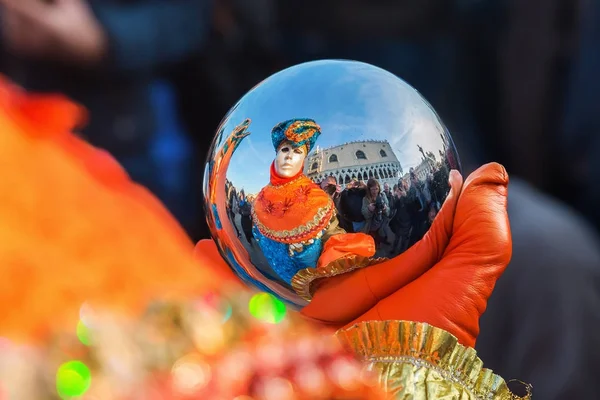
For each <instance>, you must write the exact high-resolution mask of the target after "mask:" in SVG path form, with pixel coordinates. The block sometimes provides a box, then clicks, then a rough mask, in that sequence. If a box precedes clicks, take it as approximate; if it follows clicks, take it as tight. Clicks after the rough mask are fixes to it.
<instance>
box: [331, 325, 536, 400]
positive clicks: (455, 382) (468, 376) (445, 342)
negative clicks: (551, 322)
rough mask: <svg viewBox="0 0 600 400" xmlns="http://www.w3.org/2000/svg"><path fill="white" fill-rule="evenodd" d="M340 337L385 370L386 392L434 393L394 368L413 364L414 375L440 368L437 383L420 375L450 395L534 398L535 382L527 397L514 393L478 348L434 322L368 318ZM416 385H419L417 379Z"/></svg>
mask: <svg viewBox="0 0 600 400" xmlns="http://www.w3.org/2000/svg"><path fill="white" fill-rule="evenodd" d="M336 336H337V337H338V339H339V340H340V341H341V342H342V344H343V345H344V346H345V347H347V348H348V349H349V350H351V351H353V352H354V353H356V355H357V356H358V357H359V358H360V359H362V360H363V361H364V362H366V363H367V364H369V365H370V366H371V367H374V368H375V370H378V371H379V374H380V375H379V378H380V383H382V385H383V387H384V388H386V390H388V391H390V392H401V391H407V390H408V391H411V390H414V391H415V392H411V396H412V397H410V398H411V399H413V398H414V399H417V398H418V399H420V398H423V399H425V398H427V399H429V398H430V397H428V395H424V397H421V396H420V395H419V394H418V393H416V392H418V389H414V388H413V389H410V388H409V389H407V385H406V384H407V383H408V382H409V379H407V373H406V370H403V371H400V369H398V368H395V369H394V366H398V365H401V364H402V365H409V366H412V367H413V369H412V370H411V373H412V371H417V370H418V369H421V370H428V371H434V372H435V373H436V374H435V375H436V377H437V378H436V379H435V382H434V379H433V378H430V377H428V375H427V374H423V373H421V374H419V376H421V377H424V376H425V378H423V382H424V383H425V386H429V387H430V386H432V385H437V386H438V387H440V386H442V389H443V391H444V392H445V393H449V392H454V393H468V395H469V397H467V398H469V399H477V400H480V399H481V400H530V399H531V386H530V385H525V388H526V390H527V395H526V396H525V397H519V396H517V395H515V394H513V393H512V392H511V391H510V389H509V388H508V386H507V384H506V382H505V380H504V379H503V378H501V377H500V376H498V375H496V374H494V373H493V372H492V370H490V369H486V368H483V362H482V361H481V359H480V358H479V357H477V353H476V351H475V350H474V349H472V348H468V347H465V346H462V345H461V344H459V343H458V339H457V338H456V337H455V336H453V335H452V334H450V333H448V332H446V331H444V330H442V329H439V328H436V327H434V326H431V325H429V324H425V323H419V322H411V321H366V322H362V323H359V324H356V325H353V326H351V327H349V328H346V329H341V330H339V331H338V332H337V333H336ZM414 374H417V373H416V372H414ZM411 383H412V385H413V386H416V385H414V381H413V382H411ZM411 383H409V386H410V385H411ZM428 390H429V389H428ZM403 398H404V397H403ZM443 398H444V399H445V398H446V397H443ZM448 398H450V397H448ZM452 398H454V397H452ZM460 398H461V399H462V398H464V397H462V396H461V397H460Z"/></svg>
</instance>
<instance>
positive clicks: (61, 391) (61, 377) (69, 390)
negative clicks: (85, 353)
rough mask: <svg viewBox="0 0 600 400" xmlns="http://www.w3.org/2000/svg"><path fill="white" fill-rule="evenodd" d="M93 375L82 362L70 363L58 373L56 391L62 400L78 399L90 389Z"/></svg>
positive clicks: (63, 366) (64, 365)
mask: <svg viewBox="0 0 600 400" xmlns="http://www.w3.org/2000/svg"><path fill="white" fill-rule="evenodd" d="M91 384H92V373H91V372H90V369H89V368H88V367H87V366H86V365H85V364H84V363H82V362H81V361H69V362H66V363H64V364H63V365H61V366H60V367H59V368H58V371H57V372H56V391H57V392H58V395H59V396H60V397H61V398H62V399H72V398H73V397H78V396H81V395H83V394H85V392H86V391H87V390H88V389H89V388H90V385H91Z"/></svg>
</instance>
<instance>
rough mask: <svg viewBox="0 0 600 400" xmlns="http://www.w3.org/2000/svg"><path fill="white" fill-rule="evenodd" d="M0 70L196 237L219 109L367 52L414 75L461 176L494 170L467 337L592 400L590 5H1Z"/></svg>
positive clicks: (599, 311)
mask: <svg viewBox="0 0 600 400" xmlns="http://www.w3.org/2000/svg"><path fill="white" fill-rule="evenodd" d="M0 6H1V11H0V13H1V20H0V21H1V28H2V36H1V41H0V44H1V46H2V49H1V55H2V57H1V58H0V63H1V65H0V69H1V72H2V73H4V74H6V75H8V76H9V77H10V78H12V79H14V80H16V81H17V82H18V83H20V84H21V85H23V86H25V87H27V88H28V89H31V90H37V91H60V92H64V93H66V94H67V95H69V96H71V97H72V98H74V99H75V100H77V101H79V102H81V103H83V104H84V105H85V106H87V107H88V109H89V110H90V112H91V121H90V124H89V126H88V127H87V128H86V129H85V130H84V131H83V132H82V135H84V137H86V138H87V139H88V140H89V141H90V142H92V143H93V144H95V145H97V146H100V147H103V148H105V149H107V150H109V151H110V152H112V154H113V155H114V156H115V157H116V158H117V159H118V160H119V161H120V162H121V163H122V164H123V165H124V167H125V168H126V169H127V170H128V171H129V173H130V174H131V176H132V177H133V179H135V180H136V181H138V182H140V183H142V184H144V185H145V186H147V187H148V188H150V189H151V190H152V191H153V192H154V193H156V195H157V196H159V197H160V198H161V200H162V201H163V202H164V203H165V204H166V205H167V207H169V209H170V210H171V211H172V212H173V213H174V215H175V216H176V217H177V218H178V219H179V220H180V221H181V223H182V224H183V226H184V227H185V228H186V229H187V230H188V232H189V234H190V235H191V237H192V238H193V239H194V240H198V239H200V238H205V237H208V236H209V233H208V231H207V228H206V225H205V222H204V216H203V211H202V201H201V181H202V176H203V169H204V162H205V157H206V153H207V151H208V148H209V145H210V142H211V140H212V136H213V134H214V132H215V129H216V127H217V125H218V123H219V121H220V120H221V118H223V116H224V115H225V113H226V112H227V110H228V109H229V108H230V107H231V106H232V105H233V104H234V103H235V102H236V101H237V100H238V99H239V98H240V97H241V96H242V95H243V94H244V93H245V92H246V91H247V90H249V89H250V88H251V87H252V86H254V85H255V84H257V83H258V82H260V81H261V80H262V79H264V78H266V77H268V76H269V75H270V74H272V73H273V72H276V71H278V70H280V69H282V68H285V67H287V66H290V65H293V64H297V63H300V62H303V61H309V60H315V59H323V58H344V59H354V60H359V61H364V62H368V63H371V64H374V65H377V66H379V67H382V68H384V69H387V70H389V71H390V72H392V73H394V74H396V75H398V76H400V77H401V78H403V79H405V80H406V81H407V82H409V83H410V84H411V85H413V86H414V87H416V88H417V89H418V90H419V91H420V92H421V93H422V94H423V95H424V96H425V97H426V98H427V99H428V100H429V101H430V102H431V103H432V105H433V107H434V108H435V109H436V110H437V111H438V113H439V114H440V116H441V117H442V119H443V120H444V121H445V123H446V124H447V125H448V127H449V129H450V131H451V132H452V134H453V137H454V139H455V141H456V143H457V147H458V149H459V152H460V154H461V157H462V158H463V162H464V168H465V173H468V172H470V171H471V170H473V169H474V167H476V166H478V165H480V164H482V163H484V162H488V161H498V162H500V163H502V164H504V165H505V166H506V167H507V170H508V171H509V173H510V175H511V177H512V178H513V181H512V182H513V183H511V192H510V193H511V194H510V198H509V203H510V204H509V208H510V210H509V213H510V217H511V224H512V227H513V240H514V243H515V248H514V256H513V261H512V263H511V266H510V267H509V269H508V271H507V273H506V274H505V276H504V277H503V278H502V279H501V280H500V281H499V283H498V285H497V290H496V293H495V294H494V296H493V298H492V300H491V301H490V305H489V308H488V312H487V313H486V314H485V316H484V318H483V320H482V335H481V337H480V340H479V344H478V350H479V351H480V354H481V355H482V357H483V359H484V361H485V362H486V365H487V366H489V367H490V368H493V369H495V370H496V371H497V372H499V373H500V374H502V375H503V376H504V377H506V378H513V377H514V378H519V379H521V380H524V381H529V382H532V383H533V385H534V393H535V394H536V398H539V399H549V400H551V399H566V398H574V399H575V398H576V399H595V398H600V393H599V390H600V389H599V386H600V384H599V382H598V381H597V379H595V378H594V374H593V373H592V369H593V368H594V367H598V366H600V339H598V337H600V335H598V334H597V332H598V330H599V329H600V294H599V293H600V278H599V276H600V245H599V241H598V236H597V235H598V230H599V229H600V211H599V209H600V207H599V206H600V118H599V116H600V98H599V96H600V95H599V93H600V78H599V76H598V74H599V71H600V51H598V48H599V46H600V2H599V1H598V0H527V1H518V0H214V1H213V0H211V1H209V0H164V1H158V0H122V1H117V0H89V1H85V0H49V1H42V0H0Z"/></svg>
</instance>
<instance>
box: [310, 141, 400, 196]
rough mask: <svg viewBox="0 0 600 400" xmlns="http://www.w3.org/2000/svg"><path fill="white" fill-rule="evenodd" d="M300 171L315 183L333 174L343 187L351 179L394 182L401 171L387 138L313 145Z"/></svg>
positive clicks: (390, 183) (396, 181) (381, 182)
mask: <svg viewBox="0 0 600 400" xmlns="http://www.w3.org/2000/svg"><path fill="white" fill-rule="evenodd" d="M304 174H305V175H306V176H307V177H308V178H310V179H311V180H313V181H314V182H317V183H318V182H321V181H322V180H323V179H324V178H326V177H328V176H334V177H335V178H336V179H337V182H338V184H340V186H342V188H344V187H345V186H346V185H347V184H348V183H350V181H351V180H352V179H358V180H360V181H367V180H368V179H369V178H375V179H377V180H378V181H379V183H380V184H381V185H383V184H384V183H388V184H389V185H395V184H397V183H398V178H400V177H401V176H402V175H403V174H404V172H403V170H402V164H401V163H400V161H399V160H398V158H397V157H396V155H395V154H394V152H393V151H392V147H391V146H390V144H389V142H388V141H386V140H363V141H356V142H348V143H344V144H341V145H337V146H332V147H328V148H325V149H321V148H318V147H317V148H315V151H314V153H313V154H311V155H309V156H308V158H307V160H306V163H305V165H304Z"/></svg>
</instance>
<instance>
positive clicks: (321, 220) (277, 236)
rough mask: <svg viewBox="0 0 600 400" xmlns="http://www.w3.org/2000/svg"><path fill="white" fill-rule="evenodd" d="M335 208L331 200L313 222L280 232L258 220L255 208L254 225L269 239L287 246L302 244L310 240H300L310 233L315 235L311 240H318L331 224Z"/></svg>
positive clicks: (318, 211) (320, 210) (317, 213)
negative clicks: (319, 235) (319, 234)
mask: <svg viewBox="0 0 600 400" xmlns="http://www.w3.org/2000/svg"><path fill="white" fill-rule="evenodd" d="M334 207H335V206H334V204H333V201H332V200H331V199H330V200H329V201H328V202H327V205H326V206H324V207H321V208H320V209H318V210H317V212H316V213H315V216H314V217H313V219H312V220H311V221H308V222H306V223H305V224H304V225H300V226H297V227H295V228H294V229H292V230H282V231H278V230H275V229H270V228H267V227H266V226H265V225H264V224H263V223H262V222H260V220H259V219H258V217H257V215H256V211H255V209H254V207H253V208H252V221H253V222H254V225H256V227H257V228H258V230H259V231H260V233H262V234H263V235H264V236H265V237H267V238H269V239H272V240H275V241H277V242H281V243H286V244H293V243H300V242H304V241H306V240H308V239H300V238H301V237H304V236H306V235H307V234H310V233H314V236H313V237H311V238H316V236H317V234H318V233H319V232H321V231H322V230H324V229H325V228H326V227H327V225H328V224H329V220H330V219H331V216H332V215H333V210H334Z"/></svg>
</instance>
